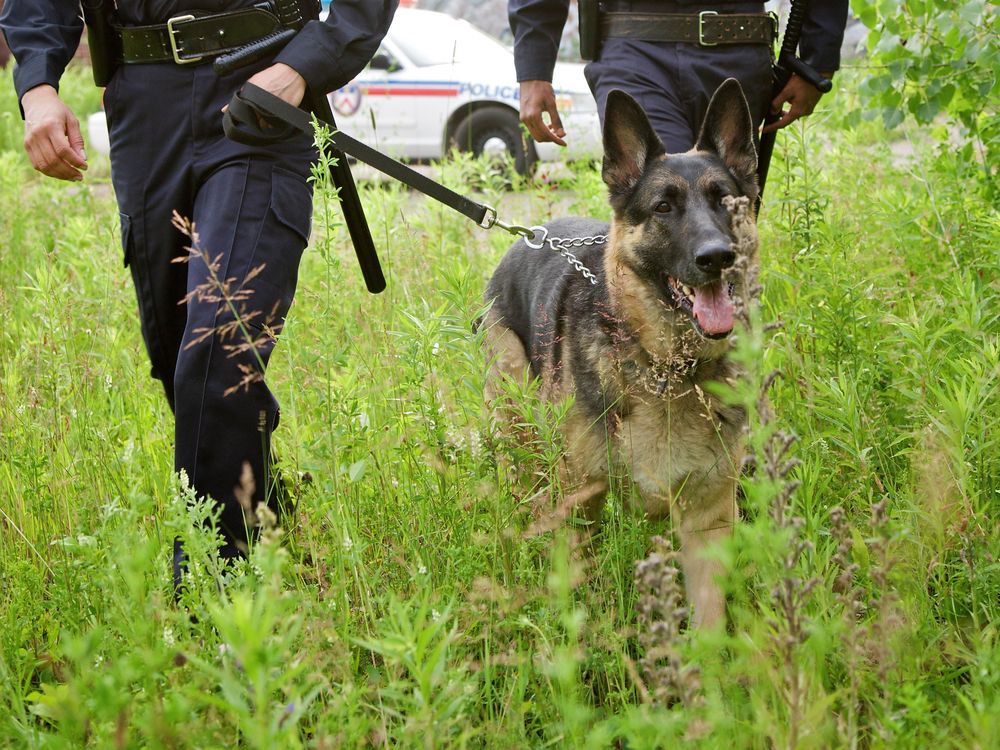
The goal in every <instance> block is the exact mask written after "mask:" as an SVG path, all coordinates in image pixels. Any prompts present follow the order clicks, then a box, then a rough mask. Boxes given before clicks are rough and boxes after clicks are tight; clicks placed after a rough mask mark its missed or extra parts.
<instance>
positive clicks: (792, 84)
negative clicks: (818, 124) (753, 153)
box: [761, 73, 833, 133]
mask: <svg viewBox="0 0 1000 750" xmlns="http://www.w3.org/2000/svg"><path fill="white" fill-rule="evenodd" d="M822 75H823V77H824V78H832V77H833V74H832V73H823V74H822ZM821 96H823V93H822V92H821V91H820V90H819V89H818V88H816V87H815V86H813V85H812V84H811V83H809V82H808V81H807V80H805V79H804V78H800V77H799V76H797V75H794V74H793V75H792V77H791V78H789V79H788V83H786V84H785V88H783V89H782V90H781V93H780V94H778V95H777V96H776V97H775V98H774V101H772V102H771V116H772V117H774V116H776V115H781V116H780V117H779V118H778V120H777V121H776V122H772V123H771V124H770V125H766V126H764V129H763V130H762V131H761V132H763V133H770V132H772V131H774V130H780V129H781V128H783V127H785V126H787V125H791V124H792V123H793V122H795V121H796V120H798V119H799V118H800V117H805V116H806V115H811V114H812V112H813V110H814V109H816V103H817V102H819V98H820V97H821ZM786 103H787V104H788V109H784V106H785V104H786Z"/></svg>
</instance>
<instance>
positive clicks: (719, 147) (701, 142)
mask: <svg viewBox="0 0 1000 750" xmlns="http://www.w3.org/2000/svg"><path fill="white" fill-rule="evenodd" d="M695 148H696V149H697V150H698V151H710V152H712V153H714V154H718V156H719V158H720V159H722V161H723V162H724V163H725V165H726V167H728V169H729V171H730V172H732V173H733V176H734V177H735V178H736V179H737V181H738V182H739V183H740V186H741V187H742V188H743V189H744V191H746V194H747V195H748V196H750V197H751V198H756V196H757V148H756V147H755V146H754V141H753V120H752V119H751V117H750V106H749V105H748V104H747V100H746V97H745V96H743V88H742V87H741V86H740V83H739V81H737V80H736V79H735V78H727V79H726V80H725V81H723V82H722V85H721V86H719V88H717V89H716V90H715V93H714V94H712V101H710V102H709V103H708V112H706V113H705V121H704V122H703V123H702V125H701V134H700V135H699V136H698V143H697V144H696V145H695Z"/></svg>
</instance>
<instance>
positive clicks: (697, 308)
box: [693, 281, 733, 336]
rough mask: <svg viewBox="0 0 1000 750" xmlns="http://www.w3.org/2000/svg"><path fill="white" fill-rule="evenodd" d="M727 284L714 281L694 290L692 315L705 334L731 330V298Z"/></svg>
mask: <svg viewBox="0 0 1000 750" xmlns="http://www.w3.org/2000/svg"><path fill="white" fill-rule="evenodd" d="M728 286H729V285H728V284H725V283H723V282H722V281H716V282H715V283H714V284H708V285H706V286H699V287H696V288H695V290H694V309H693V312H694V317H695V320H697V321H698V325H700V326H701V329H702V330H703V331H704V332H705V333H707V334H710V335H713V336H714V335H717V334H720V333H729V332H730V331H731V330H733V300H732V299H731V298H730V296H729V289H728Z"/></svg>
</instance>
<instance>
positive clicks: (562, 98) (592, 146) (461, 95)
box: [330, 8, 601, 173]
mask: <svg viewBox="0 0 1000 750" xmlns="http://www.w3.org/2000/svg"><path fill="white" fill-rule="evenodd" d="M583 67H584V66H583V64H581V63H562V62H560V63H557V64H556V69H555V72H554V74H553V87H554V88H555V91H556V99H557V103H558V107H559V114H560V117H561V119H562V122H563V126H564V127H565V129H566V139H565V140H566V143H567V146H566V147H565V148H563V147H561V146H557V145H556V144H554V143H534V142H533V141H532V140H531V137H530V136H528V135H527V134H526V133H524V134H522V130H521V126H520V123H519V121H518V95H519V87H518V84H517V80H516V78H515V73H514V55H513V54H512V52H511V51H510V50H509V49H508V48H507V47H505V46H504V45H503V44H501V43H500V42H499V41H498V40H497V39H495V38H493V37H491V36H489V35H488V34H486V33H484V32H482V31H480V30H479V29H477V28H476V27H474V26H472V25H471V24H469V23H468V22H466V21H462V20H458V19H455V18H452V17H451V16H448V15H446V14H444V13H437V12H435V11H430V10H417V9H413V8H400V9H399V10H397V11H396V15H395V17H394V19H393V22H392V26H391V27H390V29H389V33H388V34H387V35H386V37H385V39H384V40H383V42H382V45H381V47H380V48H379V50H378V52H377V53H376V55H375V57H374V58H372V61H371V63H370V64H369V65H368V67H367V68H365V70H364V71H362V73H361V74H360V75H359V76H358V77H357V78H356V79H354V80H353V81H352V82H351V83H350V84H348V85H347V86H344V87H343V88H341V89H338V90H337V91H334V92H333V93H331V94H330V104H331V105H332V107H333V111H334V117H335V118H336V120H337V127H338V128H340V129H341V130H343V131H344V132H345V133H348V134H350V135H352V136H354V137H355V138H358V139H360V140H363V141H364V142H366V143H368V144H369V145H371V146H373V147H375V148H377V149H379V150H380V151H383V152H385V153H387V154H389V155H391V156H394V157H396V158H403V159H438V158H441V157H442V156H444V155H445V154H446V153H447V152H448V151H449V150H450V149H452V148H456V149H458V150H460V151H466V152H470V153H472V154H474V155H476V156H478V155H480V154H484V153H485V154H487V155H492V156H497V157H502V156H509V157H510V158H511V159H512V160H513V162H514V166H515V168H516V169H517V171H518V172H521V173H527V172H529V171H531V169H532V168H533V166H534V164H535V162H536V161H538V160H543V161H565V160H571V159H579V158H588V159H593V158H597V157H598V156H599V155H600V151H601V145H600V144H601V135H600V124H599V120H598V116H597V106H596V105H595V103H594V99H593V96H592V95H591V93H590V89H589V87H588V86H587V82H586V79H585V78H584V75H583Z"/></svg>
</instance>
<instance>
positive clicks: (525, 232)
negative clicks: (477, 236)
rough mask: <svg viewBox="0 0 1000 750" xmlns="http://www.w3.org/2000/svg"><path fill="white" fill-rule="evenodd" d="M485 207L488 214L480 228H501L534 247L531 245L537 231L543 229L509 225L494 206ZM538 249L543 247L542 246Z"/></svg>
mask: <svg viewBox="0 0 1000 750" xmlns="http://www.w3.org/2000/svg"><path fill="white" fill-rule="evenodd" d="M483 207H484V208H485V209H486V214H485V215H484V216H483V220H482V221H481V222H480V223H479V226H481V227H482V228H483V229H492V228H493V227H500V229H502V230H504V231H505V232H507V233H508V234H512V235H514V236H515V237H524V241H525V242H527V243H528V246H529V247H534V246H533V245H532V244H531V240H533V239H534V238H535V234H536V230H538V229H542V227H522V226H521V225H520V224H508V223H507V222H506V221H503V220H502V219H500V218H499V217H498V216H497V210H496V209H495V208H493V206H489V205H484V206H483ZM538 247H541V245H539V246H538ZM536 249H537V248H536Z"/></svg>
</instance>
